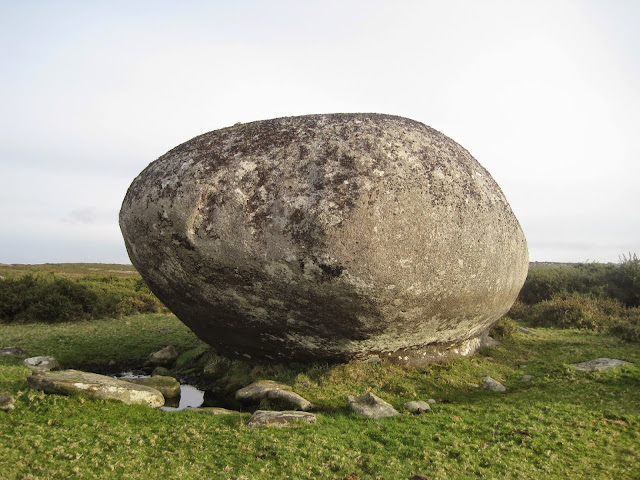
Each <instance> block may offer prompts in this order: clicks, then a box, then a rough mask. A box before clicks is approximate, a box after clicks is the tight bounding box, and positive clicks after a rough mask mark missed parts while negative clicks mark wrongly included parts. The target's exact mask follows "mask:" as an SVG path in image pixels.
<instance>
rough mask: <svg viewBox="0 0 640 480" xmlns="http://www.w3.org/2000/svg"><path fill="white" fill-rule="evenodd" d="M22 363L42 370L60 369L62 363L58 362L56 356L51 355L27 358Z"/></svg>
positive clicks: (32, 368) (33, 368)
mask: <svg viewBox="0 0 640 480" xmlns="http://www.w3.org/2000/svg"><path fill="white" fill-rule="evenodd" d="M22 363H23V364H24V365H25V366H26V367H29V368H30V369H31V370H36V371H41V372H47V371H49V370H59V369H60V363H58V361H57V360H56V359H55V358H53V357H49V356H41V357H29V358H25V359H24V361H23V362H22Z"/></svg>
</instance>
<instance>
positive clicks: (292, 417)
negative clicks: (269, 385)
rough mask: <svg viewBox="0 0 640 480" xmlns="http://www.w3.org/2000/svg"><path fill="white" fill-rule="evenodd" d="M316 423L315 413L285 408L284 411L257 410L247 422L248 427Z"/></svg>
mask: <svg viewBox="0 0 640 480" xmlns="http://www.w3.org/2000/svg"><path fill="white" fill-rule="evenodd" d="M304 422H306V423H315V422H316V416H315V415H314V414H313V413H308V412H299V411H297V410H285V411H282V412H279V411H272V410H256V411H255V412H254V414H253V415H252V416H251V418H250V419H249V421H248V422H247V427H249V428H255V427H261V426H268V425H270V426H274V427H288V426H290V425H292V424H296V423H304Z"/></svg>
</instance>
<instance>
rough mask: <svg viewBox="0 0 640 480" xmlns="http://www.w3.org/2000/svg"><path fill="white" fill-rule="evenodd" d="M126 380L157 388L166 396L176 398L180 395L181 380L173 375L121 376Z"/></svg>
mask: <svg viewBox="0 0 640 480" xmlns="http://www.w3.org/2000/svg"><path fill="white" fill-rule="evenodd" d="M120 380H124V381H125V382H130V383H135V384H136V385H146V386H147V387H151V388H155V389H156V390H158V391H159V392H160V393H162V396H163V397H164V398H175V397H179V396H180V382H179V381H178V380H176V379H175V378H173V377H166V376H164V375H154V376H153V377H149V378H120Z"/></svg>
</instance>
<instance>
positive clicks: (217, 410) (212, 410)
mask: <svg viewBox="0 0 640 480" xmlns="http://www.w3.org/2000/svg"><path fill="white" fill-rule="evenodd" d="M185 410H189V411H190V412H199V413H208V414H209V415H230V414H232V413H240V412H236V411H235V410H228V409H226V408H222V407H187V408H185Z"/></svg>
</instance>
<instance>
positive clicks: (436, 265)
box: [120, 113, 529, 364]
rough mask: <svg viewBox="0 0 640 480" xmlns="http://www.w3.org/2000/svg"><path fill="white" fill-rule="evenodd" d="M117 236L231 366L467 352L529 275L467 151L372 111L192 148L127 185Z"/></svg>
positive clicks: (493, 189)
mask: <svg viewBox="0 0 640 480" xmlns="http://www.w3.org/2000/svg"><path fill="white" fill-rule="evenodd" d="M120 228H121V229H122V234H123V237H124V240H125V245H126V248H127V251H128V253H129V257H130V259H131V261H132V263H133V264H134V266H135V267H136V269H137V270H138V271H139V272H140V274H141V275H142V277H143V278H144V280H145V281H146V283H147V284H148V285H149V286H150V287H151V289H152V290H153V292H154V293H155V294H156V295H157V296H158V297H159V298H160V299H161V300H162V301H163V303H164V304H165V305H167V306H168V307H169V308H170V309H171V311H173V312H174V313H175V314H176V315H177V316H178V318H180V319H181V320H182V321H183V322H184V323H185V324H186V325H188V326H189V328H191V329H192V330H193V331H194V332H195V333H196V334H197V335H198V336H199V337H200V338H201V339H203V340H204V341H206V342H207V343H209V344H210V345H211V346H213V347H214V349H215V350H216V351H218V352H220V353H221V354H223V355H226V356H233V357H236V358H238V357H239V358H242V357H246V356H249V357H251V358H253V359H258V358H261V359H266V360H284V361H289V360H296V361H303V362H310V361H316V360H320V361H327V360H331V361H349V360H352V359H365V358H368V357H370V356H371V355H379V356H380V357H382V358H385V359H386V358H387V357H386V355H387V354H388V353H390V354H391V355H390V357H389V358H390V359H391V360H392V361H398V362H400V363H404V364H420V363H428V362H429V361H433V359H434V358H438V357H439V355H442V354H445V353H446V354H447V355H454V354H455V355H465V354H470V353H472V351H473V350H475V349H477V348H478V347H479V346H480V345H481V341H479V336H480V335H482V334H483V332H485V331H486V330H487V329H488V328H489V326H490V325H492V324H493V323H494V322H495V321H496V320H498V318H500V317H501V316H502V315H503V314H504V312H505V311H507V310H508V309H509V307H510V306H511V305H512V304H513V302H514V300H515V299H516V297H517V295H518V292H519V290H520V288H521V286H522V284H523V282H524V280H525V277H526V275H527V271H528V267H529V263H528V252H527V244H526V240H525V237H524V234H523V232H522V229H521V227H520V225H519V223H518V220H517V219H516V217H515V215H514V214H513V212H512V210H511V208H510V206H509V204H508V202H507V200H506V198H505V196H504V194H503V193H502V191H501V190H500V187H499V186H498V185H497V184H496V182H495V181H494V180H493V178H492V177H491V175H490V174H489V172H487V171H486V170H485V169H484V168H483V167H482V166H481V165H480V164H479V163H478V162H477V161H476V160H475V159H474V158H473V157H472V156H471V154H470V153H469V152H468V151H467V150H465V149H464V148H463V147H462V146H460V145H458V144H457V143H456V142H454V141H453V140H451V139H450V138H448V137H446V136H445V135H443V134H442V133H440V132H437V131H436V130H434V129H432V128H430V127H428V126H426V125H424V124H422V123H420V122H416V121H414V120H410V119H407V118H401V117H397V116H391V115H380V114H372V113H364V114H362V113H358V114H332V115H307V116H299V117H288V118H278V119H272V120H264V121H257V122H252V123H248V124H242V125H237V126H233V127H229V128H224V129H221V130H216V131H213V132H209V133H205V134H204V135H200V136H198V137H196V138H194V139H192V140H189V141H188V142H186V143H184V144H182V145H180V146H178V147H176V148H174V149H172V150H171V151H169V152H168V153H167V154H165V155H163V156H162V157H160V158H159V159H157V160H156V161H155V162H153V163H152V164H150V165H149V166H148V167H147V168H146V169H145V170H144V171H143V172H142V173H141V174H140V175H138V176H137V177H136V179H135V180H134V181H133V182H132V184H131V186H130V187H129V189H128V192H127V195H126V197H125V199H124V201H123V204H122V208H121V210H120ZM470 246H473V248H470ZM158 252H162V254H161V255H160V254H158ZM167 259H171V261H167ZM487 285H490V286H491V288H490V289H489V288H488V287H487ZM212 312H215V314H212ZM470 332H474V334H475V335H476V336H475V337H473V338H470Z"/></svg>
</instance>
